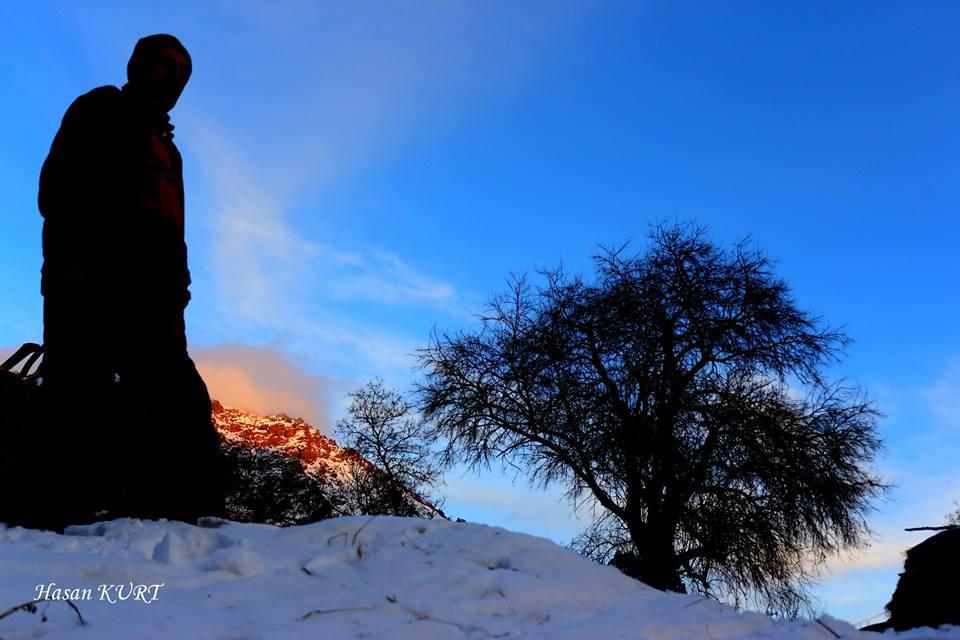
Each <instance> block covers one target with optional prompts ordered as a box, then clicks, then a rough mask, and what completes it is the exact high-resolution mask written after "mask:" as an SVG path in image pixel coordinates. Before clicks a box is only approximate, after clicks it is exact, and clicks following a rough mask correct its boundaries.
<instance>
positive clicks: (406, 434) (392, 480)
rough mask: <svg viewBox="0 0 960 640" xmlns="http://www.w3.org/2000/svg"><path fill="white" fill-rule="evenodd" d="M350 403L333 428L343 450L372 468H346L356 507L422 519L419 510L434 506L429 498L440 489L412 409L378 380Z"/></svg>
mask: <svg viewBox="0 0 960 640" xmlns="http://www.w3.org/2000/svg"><path fill="white" fill-rule="evenodd" d="M349 398H350V405H349V407H348V410H347V417H345V418H344V419H342V420H340V421H339V422H338V423H337V433H338V434H339V436H340V438H341V441H342V444H343V445H344V446H346V447H349V448H351V449H354V450H355V451H356V452H357V453H359V454H360V455H361V456H363V457H364V458H365V459H367V460H369V461H370V462H371V463H372V466H367V465H354V466H353V468H352V469H351V478H352V485H351V486H352V487H353V493H354V494H355V497H356V498H357V501H358V508H359V509H360V510H361V511H363V512H364V513H385V514H390V515H402V516H413V515H423V513H424V509H423V508H422V507H423V506H426V505H429V506H430V507H439V504H438V503H439V502H440V500H439V499H438V498H436V497H432V496H430V495H429V493H430V492H431V491H434V490H436V489H438V488H439V487H440V486H441V485H442V482H443V481H442V475H441V471H442V467H441V465H440V464H438V461H437V454H436V452H435V451H433V450H432V448H431V444H430V441H429V440H427V439H426V438H425V433H426V427H425V425H424V423H423V421H422V420H421V419H420V416H419V414H418V413H417V411H416V409H415V408H414V407H413V406H412V404H411V403H409V402H408V401H407V400H405V399H404V397H403V395H401V394H400V393H399V392H398V391H395V390H393V389H387V388H385V387H384V385H383V381H382V380H380V379H375V380H372V381H370V382H368V383H366V384H365V385H364V386H363V387H361V388H360V389H358V390H357V391H355V392H353V393H351V394H350V395H349ZM418 503H422V504H419V506H418Z"/></svg>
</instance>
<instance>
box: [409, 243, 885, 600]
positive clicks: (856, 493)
mask: <svg viewBox="0 0 960 640" xmlns="http://www.w3.org/2000/svg"><path fill="white" fill-rule="evenodd" d="M595 265H596V277H595V279H594V281H592V282H586V281H585V280H584V279H583V278H581V277H573V276H569V275H568V274H566V273H565V272H564V271H563V270H562V269H557V270H553V271H543V272H541V275H542V276H543V277H544V279H545V283H544V284H543V285H542V286H539V287H536V288H535V287H533V286H532V285H531V284H530V282H529V280H528V278H526V277H518V278H515V279H514V280H513V282H512V286H511V287H510V290H509V292H508V293H507V294H504V295H500V296H497V297H495V298H494V299H493V300H492V301H491V303H490V304H489V306H488V308H487V311H486V312H485V313H484V314H483V316H482V317H481V323H482V324H481V327H480V328H479V329H478V330H475V331H462V332H458V333H454V334H448V333H443V332H435V333H434V335H433V337H432V340H431V342H430V344H429V346H428V347H426V348H424V349H422V350H421V351H420V354H419V357H420V364H421V366H422V368H423V371H424V374H425V379H424V382H423V384H422V385H421V386H420V387H419V388H418V393H419V397H420V399H421V402H422V407H423V411H424V413H425V417H426V418H428V419H429V420H430V421H431V423H432V427H431V428H432V429H433V432H432V435H433V436H434V437H438V438H443V441H444V442H445V443H446V450H445V455H446V459H447V461H448V462H449V463H454V462H465V463H468V464H471V465H473V466H475V467H477V468H480V467H484V466H489V465H490V464H491V462H494V461H500V462H503V463H505V464H511V465H516V466H519V467H520V468H522V469H524V470H526V471H527V472H528V473H529V476H530V478H531V480H532V481H533V482H534V483H539V484H541V485H544V486H545V485H547V484H550V483H554V482H558V483H563V484H564V485H565V487H566V489H567V491H568V496H569V497H570V498H571V499H572V500H574V502H575V503H576V504H589V505H591V506H593V507H594V509H595V510H594V514H595V518H594V521H593V525H592V526H591V527H590V528H589V529H588V530H587V531H586V532H584V533H583V534H582V535H581V536H580V537H579V538H578V539H577V540H576V541H575V546H576V547H577V548H578V549H579V550H581V551H582V552H583V553H585V554H587V555H589V556H591V557H593V558H595V559H597V560H600V561H607V562H613V563H614V564H616V565H617V566H619V567H620V568H621V569H622V570H624V571H625V572H626V573H628V574H630V575H633V576H635V577H637V578H638V579H641V580H643V581H644V582H646V583H648V584H650V585H652V586H654V587H657V588H661V589H669V590H675V591H685V590H687V589H688V588H689V589H693V590H696V591H699V592H702V593H706V594H710V595H717V596H720V597H726V598H728V599H731V600H733V601H734V602H736V603H738V604H741V603H748V602H750V603H754V604H759V605H760V606H765V607H766V608H767V609H769V610H771V611H779V612H782V613H783V612H786V613H790V612H795V611H796V610H797V608H798V607H799V606H800V605H802V604H804V603H805V602H807V601H808V600H807V592H806V587H807V586H808V584H809V582H810V581H811V580H812V579H813V578H814V576H815V575H816V568H817V565H818V564H819V563H822V561H823V560H824V559H825V558H826V557H827V556H828V555H830V554H832V553H835V552H838V551H840V550H842V549H846V548H850V547H855V546H858V545H861V544H863V543H864V541H865V537H866V534H867V533H868V528H867V524H866V520H865V518H866V515H867V513H868V512H869V510H870V505H871V501H872V499H873V498H875V497H877V496H878V494H880V493H881V492H882V491H883V489H884V488H885V487H884V485H883V484H882V483H881V481H880V480H879V479H878V478H877V477H876V476H874V475H873V474H872V473H871V472H870V470H869V464H870V463H871V461H872V460H873V458H874V456H875V454H876V453H877V451H878V450H879V448H880V447H881V443H880V441H879V439H878V436H877V435H876V430H875V426H876V420H877V417H878V413H877V411H876V410H875V408H874V407H873V405H872V403H871V402H870V401H869V400H868V399H867V398H866V396H865V394H864V393H863V392H862V391H860V390H859V389H858V388H856V387H853V386H848V385H845V384H844V383H842V382H831V381H829V380H828V379H827V376H826V369H827V368H828V366H829V365H831V364H832V363H834V362H836V361H837V360H838V359H839V357H840V355H841V354H842V351H843V348H844V347H845V346H846V345H847V343H848V341H849V339H848V338H847V336H845V335H844V334H843V333H842V332H841V331H838V330H835V329H831V328H828V327H825V326H823V324H822V322H821V320H820V319H818V318H816V317H814V316H812V315H810V314H809V313H807V312H805V311H803V310H801V309H800V308H798V306H797V304H796V302H795V301H794V299H793V298H792V296H791V293H790V290H789V288H788V286H787V285H786V283H785V282H783V281H782V280H781V279H779V278H777V277H775V276H774V274H773V271H772V266H771V263H770V261H769V260H768V259H767V258H766V257H765V256H764V255H763V254H762V253H760V252H759V251H757V250H755V249H751V248H750V245H749V244H748V243H747V242H741V243H739V244H736V245H735V246H733V247H732V248H731V249H729V250H726V249H723V248H722V247H719V246H717V245H716V244H714V243H712V242H710V241H709V240H708V239H707V236H706V232H705V231H704V230H703V229H701V228H698V227H695V226H693V225H678V226H671V227H655V228H653V230H652V232H651V236H650V244H649V246H648V248H647V249H646V250H645V251H644V252H643V253H640V254H637V255H632V256H631V255H627V251H626V248H625V247H623V248H620V249H619V250H613V251H607V252H605V253H603V254H602V255H600V256H596V257H595Z"/></svg>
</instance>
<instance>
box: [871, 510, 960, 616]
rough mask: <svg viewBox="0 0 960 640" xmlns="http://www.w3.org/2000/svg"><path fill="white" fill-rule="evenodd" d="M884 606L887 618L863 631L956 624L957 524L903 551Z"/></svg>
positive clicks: (959, 612) (959, 604) (959, 609)
mask: <svg viewBox="0 0 960 640" xmlns="http://www.w3.org/2000/svg"><path fill="white" fill-rule="evenodd" d="M886 608H887V612H889V614H890V619H889V620H887V621H886V622H881V623H878V624H874V625H870V626H869V627H865V628H864V630H866V631H885V630H886V629H895V630H897V631H903V630H905V629H912V628H915V627H938V626H940V625H945V624H953V625H960V527H953V528H950V529H946V530H944V531H941V532H940V533H938V534H936V535H934V536H932V537H930V538H927V539H926V540H924V541H923V542H921V543H920V544H918V545H916V546H915V547H912V548H911V549H910V550H909V551H907V559H906V561H905V562H904V566H903V572H902V573H900V580H899V581H897V588H896V590H895V591H894V592H893V597H892V598H891V599H890V602H889V603H887V607H886Z"/></svg>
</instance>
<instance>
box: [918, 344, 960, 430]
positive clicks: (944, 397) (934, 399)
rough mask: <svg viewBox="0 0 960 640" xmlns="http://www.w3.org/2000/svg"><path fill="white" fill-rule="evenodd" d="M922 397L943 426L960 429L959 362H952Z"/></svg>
mask: <svg viewBox="0 0 960 640" xmlns="http://www.w3.org/2000/svg"><path fill="white" fill-rule="evenodd" d="M922 395H923V398H924V400H925V401H926V402H927V406H928V407H929V409H930V412H931V413H933V415H935V416H937V418H939V419H940V420H942V421H943V423H944V425H949V426H950V427H960V362H958V361H956V360H954V361H952V362H951V363H950V364H949V365H948V366H947V367H946V370H945V372H944V373H943V375H942V376H941V377H940V379H939V380H937V381H936V382H934V383H933V384H932V385H931V386H929V387H927V388H926V389H924V390H923V393H922Z"/></svg>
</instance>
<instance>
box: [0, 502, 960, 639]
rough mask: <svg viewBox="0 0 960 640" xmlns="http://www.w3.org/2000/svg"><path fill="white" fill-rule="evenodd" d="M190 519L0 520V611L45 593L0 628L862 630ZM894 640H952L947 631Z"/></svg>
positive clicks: (605, 581) (330, 538) (559, 554)
mask: <svg viewBox="0 0 960 640" xmlns="http://www.w3.org/2000/svg"><path fill="white" fill-rule="evenodd" d="M201 524H204V525H205V526H202V527H198V526H193V525H189V524H185V523H181V522H167V521H162V520H161V521H159V522H157V521H142V520H134V519H119V520H113V521H108V522H99V523H95V524H91V525H82V526H73V527H69V528H68V529H67V530H66V531H65V533H64V535H58V534H55V533H51V532H45V531H36V530H27V529H23V528H19V527H16V528H5V527H4V526H3V525H0V572H2V573H0V575H2V580H0V615H2V614H3V612H4V611H6V610H8V608H9V607H14V606H15V605H19V604H21V603H24V602H28V601H33V599H34V598H36V597H38V596H43V597H46V598H51V599H53V601H38V602H36V604H37V608H36V611H35V612H34V613H31V612H30V611H29V610H18V611H15V612H13V613H11V614H10V615H7V616H6V617H4V618H2V619H0V638H3V639H4V640H12V639H15V638H35V637H42V638H51V639H55V638H146V639H153V638H209V639H214V638H217V639H220V640H227V639H230V640H241V639H247V640H255V639H259V638H263V639H268V638H269V639H283V638H333V639H336V638H374V639H375V638H384V639H386V638H390V639H391V640H402V639H407V638H409V639H418V640H419V639H422V638H437V639H444V638H471V639H473V638H511V639H513V638H543V639H547V638H549V639H552V640H561V639H567V638H569V639H577V640H583V639H597V640H602V639H607V638H644V639H648V640H679V639H681V638H684V639H687V638H690V639H697V638H702V639H703V640H724V639H727V638H748V637H749V638H796V639H798V640H801V639H809V640H832V639H833V638H835V637H836V636H843V637H856V636H860V635H864V636H865V637H866V636H867V634H861V632H859V631H857V630H856V629H855V628H854V627H852V626H851V625H849V624H847V623H844V622H840V621H837V620H832V619H829V618H823V619H821V620H820V621H799V622H778V621H774V620H772V619H770V618H768V617H767V616H764V615H761V614H757V613H744V614H741V613H738V612H737V611H735V610H734V609H733V608H731V607H728V606H725V605H722V604H719V603H717V602H715V601H712V600H709V599H704V598H700V597H697V596H686V595H680V594H671V593H663V592H660V591H656V590H654V589H652V588H650V587H647V586H645V585H643V584H640V583H638V582H636V581H634V580H631V579H630V578H627V577H626V576H624V575H622V574H621V573H620V572H618V571H617V570H616V569H614V568H611V567H605V566H599V565H596V564H594V563H592V562H590V561H588V560H586V559H584V558H582V557H580V556H578V555H576V554H575V553H573V552H571V551H569V550H566V549H564V548H562V547H559V546H557V545H556V544H554V543H552V542H550V541H548V540H545V539H542V538H536V537H532V536H528V535H524V534H519V533H511V532H509V531H506V530H504V529H499V528H496V527H488V526H483V525H476V524H468V523H453V522H449V521H446V520H441V519H435V520H423V519H417V518H391V517H381V516H377V517H373V518H369V517H349V518H338V519H334V520H325V521H322V522H316V523H313V524H309V525H303V526H297V527H289V528H278V527H273V526H269V525H262V524H239V523H234V522H228V521H224V520H208V521H205V522H201ZM124 596H125V597H124ZM62 597H71V598H72V600H71V601H72V602H73V604H74V605H75V606H76V607H77V611H74V610H73V609H72V608H71V607H70V606H69V604H68V603H67V602H63V601H57V600H56V598H62ZM78 612H79V615H82V617H83V620H84V621H85V623H84V624H81V622H80V617H79V616H78ZM901 636H909V637H937V638H944V639H946V638H950V639H951V640H953V639H960V628H958V627H952V628H949V629H941V630H940V631H936V632H935V631H931V630H925V631H914V632H910V633H908V634H901ZM870 637H877V636H872V635H871V636H870Z"/></svg>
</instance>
